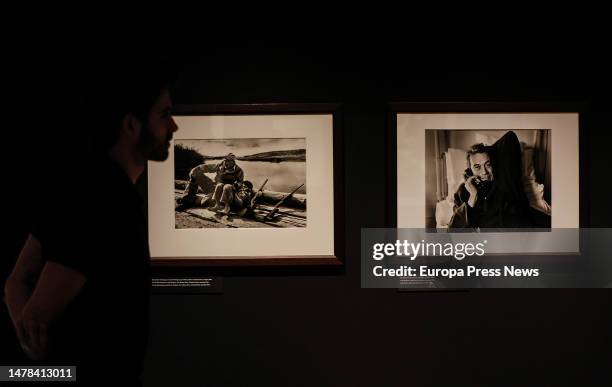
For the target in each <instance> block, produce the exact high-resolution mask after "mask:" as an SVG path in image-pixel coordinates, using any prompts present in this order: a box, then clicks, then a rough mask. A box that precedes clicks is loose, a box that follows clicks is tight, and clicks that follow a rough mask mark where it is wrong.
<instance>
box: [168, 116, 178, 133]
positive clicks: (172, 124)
mask: <svg viewBox="0 0 612 387" xmlns="http://www.w3.org/2000/svg"><path fill="white" fill-rule="evenodd" d="M170 121H171V122H170V126H171V128H170V129H171V130H172V133H174V132H176V131H177V130H178V125H177V124H176V121H174V117H172V118H171V119H170Z"/></svg>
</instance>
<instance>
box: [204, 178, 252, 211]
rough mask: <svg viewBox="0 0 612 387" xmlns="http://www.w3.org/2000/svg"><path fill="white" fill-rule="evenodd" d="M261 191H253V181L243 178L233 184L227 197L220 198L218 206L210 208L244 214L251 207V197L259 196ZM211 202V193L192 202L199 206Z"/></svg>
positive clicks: (207, 204) (206, 205) (205, 205)
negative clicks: (241, 181)
mask: <svg viewBox="0 0 612 387" xmlns="http://www.w3.org/2000/svg"><path fill="white" fill-rule="evenodd" d="M260 195H261V192H258V193H257V194H254V193H253V183H251V182H250V181H248V180H245V181H244V182H243V183H236V184H234V187H233V189H232V190H231V192H230V193H229V194H228V196H227V197H224V198H222V201H221V202H220V204H221V205H220V206H216V207H214V208H211V209H212V210H213V211H220V212H222V213H224V214H229V213H230V211H234V212H236V213H238V214H239V215H240V216H244V215H245V214H246V213H247V211H248V210H249V209H251V208H252V204H253V199H254V198H256V197H259V196H260ZM211 203H212V195H211V194H208V195H204V196H203V197H201V198H200V200H199V201H197V202H195V203H194V204H195V205H197V206H200V207H208V206H209V205H210V204H211Z"/></svg>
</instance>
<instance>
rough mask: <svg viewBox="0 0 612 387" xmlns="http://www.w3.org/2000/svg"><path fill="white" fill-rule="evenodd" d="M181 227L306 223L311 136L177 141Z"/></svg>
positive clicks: (178, 219)
mask: <svg viewBox="0 0 612 387" xmlns="http://www.w3.org/2000/svg"><path fill="white" fill-rule="evenodd" d="M174 176H175V180H174V189H175V200H176V205H175V228H177V229H193V228H266V227H280V228H289V227H306V219H307V216H306V139H305V138H236V139H193V140H191V139H181V140H176V141H175V143H174Z"/></svg>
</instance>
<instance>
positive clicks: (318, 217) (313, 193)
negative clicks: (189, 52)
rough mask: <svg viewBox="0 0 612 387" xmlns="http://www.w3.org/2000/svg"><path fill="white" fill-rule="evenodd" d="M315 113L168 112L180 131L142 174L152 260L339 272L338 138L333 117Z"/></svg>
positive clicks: (219, 108)
mask: <svg viewBox="0 0 612 387" xmlns="http://www.w3.org/2000/svg"><path fill="white" fill-rule="evenodd" d="M327 108H328V109H330V111H333V109H334V108H335V107H334V106H330V107H327ZM279 109H280V110H279ZM300 109H302V110H300ZM320 109H321V107H320V106H308V105H304V106H302V105H287V106H284V105H283V106H282V107H278V106H276V105H257V106H251V105H182V106H178V107H175V113H177V114H176V115H175V116H174V119H175V121H176V123H177V125H178V127H179V130H178V131H177V132H176V133H174V136H173V142H172V146H171V147H170V152H169V156H168V161H167V162H165V163H153V162H151V163H149V165H148V171H147V172H148V179H147V185H148V215H149V230H150V231H149V240H150V243H151V256H152V257H153V258H152V259H153V260H155V262H157V263H159V264H164V265H165V264H168V265H178V264H180V265H196V266H200V265H202V266H207V265H221V266H234V265H247V266H250V265H255V266H256V265H277V264H278V263H279V262H283V264H287V265H307V266H308V265H311V264H315V263H318V262H326V263H330V264H337V262H338V259H337V258H336V255H335V251H336V250H337V246H339V245H338V243H336V241H337V239H338V235H339V234H338V233H337V232H336V230H337V229H338V228H339V227H340V223H339V222H338V221H341V220H342V217H341V216H339V215H338V213H339V209H341V207H339V205H340V204H338V203H339V201H338V200H339V198H340V197H341V196H340V195H339V193H338V191H337V189H338V187H340V188H341V187H342V185H341V184H340V183H341V180H339V179H338V176H340V171H341V169H337V165H338V161H337V160H338V158H339V155H340V154H341V153H337V152H336V151H338V152H340V151H341V148H340V147H339V146H338V145H339V144H341V143H339V142H338V138H339V137H338V136H339V134H340V133H341V132H339V130H337V126H336V123H337V122H338V121H337V120H335V119H334V117H335V114H334V113H326V112H321V110H320ZM284 110H286V111H290V112H291V113H290V114H285V113H284ZM299 111H303V112H304V113H305V114H296V112H299ZM338 184H340V185H338Z"/></svg>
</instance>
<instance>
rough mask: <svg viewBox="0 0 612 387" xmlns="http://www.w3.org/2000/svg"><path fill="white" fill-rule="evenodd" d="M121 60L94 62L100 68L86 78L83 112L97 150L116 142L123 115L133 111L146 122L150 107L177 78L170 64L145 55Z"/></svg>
mask: <svg viewBox="0 0 612 387" xmlns="http://www.w3.org/2000/svg"><path fill="white" fill-rule="evenodd" d="M116 59H119V60H120V59H121V58H116ZM119 60H117V61H116V62H119ZM123 62H126V63H124V64H121V65H115V64H112V63H109V64H108V65H96V67H98V68H100V69H101V70H99V72H98V73H97V74H95V75H93V76H91V77H90V79H89V84H88V90H87V94H86V97H85V102H86V113H87V123H88V127H89V130H90V132H91V138H92V141H93V146H94V150H96V151H104V150H107V149H109V148H111V147H112V146H113V145H114V144H115V143H116V142H117V140H118V139H119V130H120V128H121V122H122V121H123V119H124V118H125V116H126V115H128V114H132V115H134V116H135V117H136V118H138V119H139V120H141V121H142V122H143V123H144V124H146V120H147V116H148V114H149V112H150V110H151V107H152V106H153V105H154V104H155V102H156V101H157V99H158V98H159V96H160V95H161V93H162V91H163V90H165V89H168V88H170V85H171V84H172V83H173V82H174V80H175V79H176V71H175V69H174V68H173V67H172V66H170V65H169V64H168V63H160V62H155V61H154V60H152V59H150V58H147V57H146V56H144V55H141V56H139V57H138V58H134V55H131V56H128V57H126V58H123Z"/></svg>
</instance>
